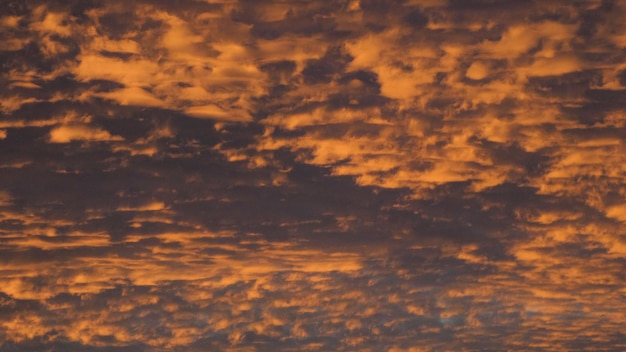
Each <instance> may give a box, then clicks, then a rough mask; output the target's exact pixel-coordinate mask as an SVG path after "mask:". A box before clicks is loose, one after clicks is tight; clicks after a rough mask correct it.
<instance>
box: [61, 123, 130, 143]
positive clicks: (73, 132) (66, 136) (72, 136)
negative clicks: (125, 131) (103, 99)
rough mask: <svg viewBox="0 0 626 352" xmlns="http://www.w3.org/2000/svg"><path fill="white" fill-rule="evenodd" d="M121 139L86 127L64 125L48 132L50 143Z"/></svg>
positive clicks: (94, 128) (98, 129)
mask: <svg viewBox="0 0 626 352" xmlns="http://www.w3.org/2000/svg"><path fill="white" fill-rule="evenodd" d="M121 140H122V137H120V136H113V135H111V134H110V133H109V132H108V131H105V130H103V129H100V128H96V127H91V126H88V125H66V126H59V127H55V128H53V129H52V130H51V131H50V142H51V143H69V142H71V141H121Z"/></svg>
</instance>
